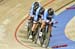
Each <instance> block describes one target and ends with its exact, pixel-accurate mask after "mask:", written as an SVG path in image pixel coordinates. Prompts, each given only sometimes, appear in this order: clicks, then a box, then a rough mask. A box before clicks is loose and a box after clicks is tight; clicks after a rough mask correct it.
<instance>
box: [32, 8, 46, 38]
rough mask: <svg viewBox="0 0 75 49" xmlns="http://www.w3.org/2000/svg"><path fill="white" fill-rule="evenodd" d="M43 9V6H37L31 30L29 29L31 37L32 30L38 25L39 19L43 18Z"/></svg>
mask: <svg viewBox="0 0 75 49" xmlns="http://www.w3.org/2000/svg"><path fill="white" fill-rule="evenodd" d="M44 11H45V9H44V8H43V7H39V8H38V9H37V11H36V16H35V17H34V22H33V27H32V31H31V33H32V34H31V38H33V37H34V31H35V30H36V28H37V26H38V22H39V20H41V19H42V18H43V15H44ZM32 36H33V37H32Z"/></svg>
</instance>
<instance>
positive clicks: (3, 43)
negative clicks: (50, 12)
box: [0, 0, 75, 49]
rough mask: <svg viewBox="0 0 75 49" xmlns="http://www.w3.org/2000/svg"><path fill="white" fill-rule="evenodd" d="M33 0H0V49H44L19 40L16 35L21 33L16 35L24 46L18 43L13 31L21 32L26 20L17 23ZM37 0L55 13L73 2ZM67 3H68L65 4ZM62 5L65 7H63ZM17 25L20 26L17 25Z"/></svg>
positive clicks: (67, 0)
mask: <svg viewBox="0 0 75 49" xmlns="http://www.w3.org/2000/svg"><path fill="white" fill-rule="evenodd" d="M34 1H35V0H29V1H28V0H3V1H0V49H44V48H41V47H38V46H34V44H32V43H26V42H25V43H24V42H23V41H21V40H20V38H19V37H18V35H19V34H21V33H17V34H18V35H16V36H17V37H18V38H19V40H20V41H21V42H22V43H24V44H25V46H23V45H22V44H20V43H18V42H17V41H16V39H15V32H21V31H20V30H22V29H24V25H25V23H26V21H25V22H24V23H23V24H22V25H19V24H20V22H21V21H22V20H23V19H25V17H26V16H27V13H28V12H29V9H30V7H31V4H32V3H33V2H34ZM38 1H39V2H40V3H41V4H42V5H44V7H45V8H49V7H52V8H53V9H54V10H55V11H56V14H59V13H61V12H62V11H63V10H64V9H65V8H66V7H69V6H71V5H73V4H75V3H73V2H71V1H72V0H66V1H65V0H53V2H51V0H38ZM48 2H49V3H48ZM50 2H51V3H50ZM47 3H48V4H47ZM68 3H70V4H69V5H67V4H68ZM66 5H67V6H66ZM64 6H66V7H65V8H63V7H64ZM61 8H63V9H61ZM18 25H19V26H21V27H18ZM71 25H74V21H72V22H71ZM74 27H75V25H74ZM16 28H19V29H18V30H17V31H15V30H16ZM67 32H68V31H67ZM22 35H24V34H22ZM73 37H74V36H73ZM73 37H72V36H71V37H70V38H72V39H75V38H73ZM23 40H24V38H23ZM26 44H27V45H26ZM28 45H29V46H28ZM49 49H51V48H49Z"/></svg>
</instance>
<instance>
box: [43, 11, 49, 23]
mask: <svg viewBox="0 0 75 49" xmlns="http://www.w3.org/2000/svg"><path fill="white" fill-rule="evenodd" d="M47 14H48V13H47V10H45V12H44V16H43V19H44V21H45V22H46V21H47Z"/></svg>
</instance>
